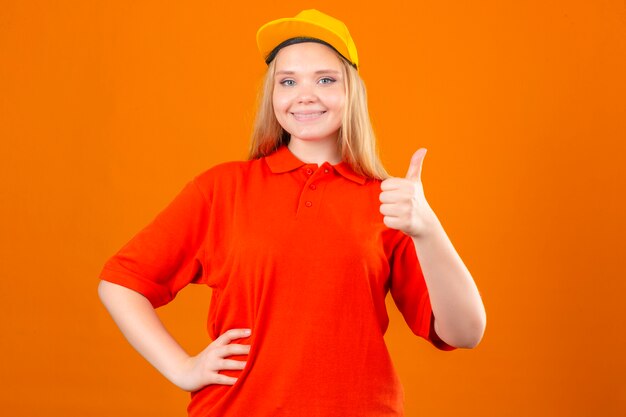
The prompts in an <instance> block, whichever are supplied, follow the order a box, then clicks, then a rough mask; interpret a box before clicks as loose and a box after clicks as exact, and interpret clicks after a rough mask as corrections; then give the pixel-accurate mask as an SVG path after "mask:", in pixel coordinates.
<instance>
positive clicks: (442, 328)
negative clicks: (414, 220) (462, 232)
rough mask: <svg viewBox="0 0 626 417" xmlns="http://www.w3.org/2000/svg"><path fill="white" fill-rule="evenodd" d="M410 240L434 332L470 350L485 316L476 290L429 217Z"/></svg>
mask: <svg viewBox="0 0 626 417" xmlns="http://www.w3.org/2000/svg"><path fill="white" fill-rule="evenodd" d="M427 224H428V226H427V227H426V228H425V229H424V231H423V233H422V234H420V235H419V236H417V237H413V238H412V240H413V244H414V245H415V250H416V253H417V254H418V257H419V262H420V266H421V268H422V272H423V274H424V279H425V281H426V286H427V287H428V293H429V296H430V302H431V306H432V310H433V314H434V316H435V331H436V332H437V335H438V336H439V337H440V338H441V339H442V340H444V341H445V342H446V343H448V344H449V345H452V346H456V347H463V348H473V347H475V346H476V345H477V344H478V343H479V342H480V340H481V338H482V336H483V333H484V331H485V325H486V314H485V308H484V306H483V303H482V300H481V297H480V294H479V292H478V288H477V287H476V284H475V283H474V279H473V278H472V276H471V274H470V272H469V270H468V269H467V267H466V266H465V264H464V263H463V261H462V260H461V257H460V256H459V254H458V253H457V252H456V250H455V249H454V246H453V245H452V242H450V239H449V238H448V236H447V234H446V232H445V231H444V229H443V226H442V225H441V223H440V222H439V220H438V219H437V217H436V216H435V214H434V213H433V214H432V216H429V221H428V222H427Z"/></svg>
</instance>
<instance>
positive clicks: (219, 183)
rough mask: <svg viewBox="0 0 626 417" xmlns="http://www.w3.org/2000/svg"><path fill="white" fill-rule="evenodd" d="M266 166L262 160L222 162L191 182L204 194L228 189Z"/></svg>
mask: <svg viewBox="0 0 626 417" xmlns="http://www.w3.org/2000/svg"><path fill="white" fill-rule="evenodd" d="M264 165H266V163H265V161H263V160H262V159H254V160H248V161H228V162H222V163H219V164H216V165H213V166H212V167H210V168H208V169H207V170H205V171H203V172H201V173H199V174H198V175H196V176H195V177H194V178H193V180H192V182H193V183H195V184H196V186H197V187H198V188H199V189H200V190H201V191H202V192H203V193H205V194H207V195H210V194H212V192H213V191H214V190H216V189H228V188H231V187H233V186H236V185H237V184H238V183H241V182H242V181H244V180H245V179H246V178H248V177H249V176H250V175H255V172H259V171H260V170H262V169H263V166H264Z"/></svg>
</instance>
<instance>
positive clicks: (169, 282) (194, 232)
mask: <svg viewBox="0 0 626 417" xmlns="http://www.w3.org/2000/svg"><path fill="white" fill-rule="evenodd" d="M208 213H209V201H208V198H207V197H206V193H203V192H202V191H201V190H200V188H199V186H198V184H197V183H196V180H193V181H191V182H189V183H188V184H187V185H186V186H185V187H184V188H183V190H182V191H181V192H180V193H179V194H178V195H177V196H176V197H175V198H174V200H173V201H172V202H171V203H170V204H169V205H168V206H167V207H166V208H165V209H164V210H163V211H161V212H160V213H159V214H158V215H157V216H156V218H155V219H154V220H153V221H152V222H151V223H150V224H148V225H147V226H146V227H145V228H144V229H143V230H141V231H140V232H139V233H138V234H137V235H136V236H134V237H133V238H132V239H131V240H130V241H129V242H128V243H127V244H126V245H124V246H123V247H122V248H121V249H120V251H119V252H117V253H116V254H115V255H114V256H113V257H111V258H110V259H109V260H108V261H107V262H106V263H105V265H104V268H103V269H102V272H101V274H100V279H102V280H104V281H109V282H112V283H115V284H118V285H122V286H124V287H127V288H130V289H132V290H134V291H137V292H138V293H140V294H142V295H143V296H145V297H146V298H147V299H148V300H150V302H151V303H152V305H153V307H155V308H156V307H159V306H162V305H164V304H167V303H168V302H170V301H171V300H172V299H173V298H174V297H175V296H176V294H177V293H178V291H180V290H181V289H182V288H183V287H185V286H186V285H187V284H189V283H191V282H199V281H201V280H202V274H203V268H202V263H203V262H202V261H203V250H202V248H203V246H204V245H203V242H204V239H205V236H206V230H207V223H208Z"/></svg>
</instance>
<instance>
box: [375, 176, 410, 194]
mask: <svg viewBox="0 0 626 417" xmlns="http://www.w3.org/2000/svg"><path fill="white" fill-rule="evenodd" d="M404 181H406V180H405V179H404V178H396V177H390V178H387V179H386V180H384V181H383V182H381V183H380V189H381V190H382V191H392V190H397V189H400V188H402V183H403V182H404Z"/></svg>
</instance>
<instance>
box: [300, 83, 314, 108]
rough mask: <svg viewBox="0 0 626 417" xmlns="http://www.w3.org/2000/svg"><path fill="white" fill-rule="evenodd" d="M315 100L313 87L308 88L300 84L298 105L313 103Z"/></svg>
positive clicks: (306, 85)
mask: <svg viewBox="0 0 626 417" xmlns="http://www.w3.org/2000/svg"><path fill="white" fill-rule="evenodd" d="M315 100H317V96H316V95H315V91H314V90H313V87H311V86H309V85H308V83H306V84H301V85H300V89H299V91H298V103H301V104H306V103H313V102H314V101H315Z"/></svg>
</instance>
